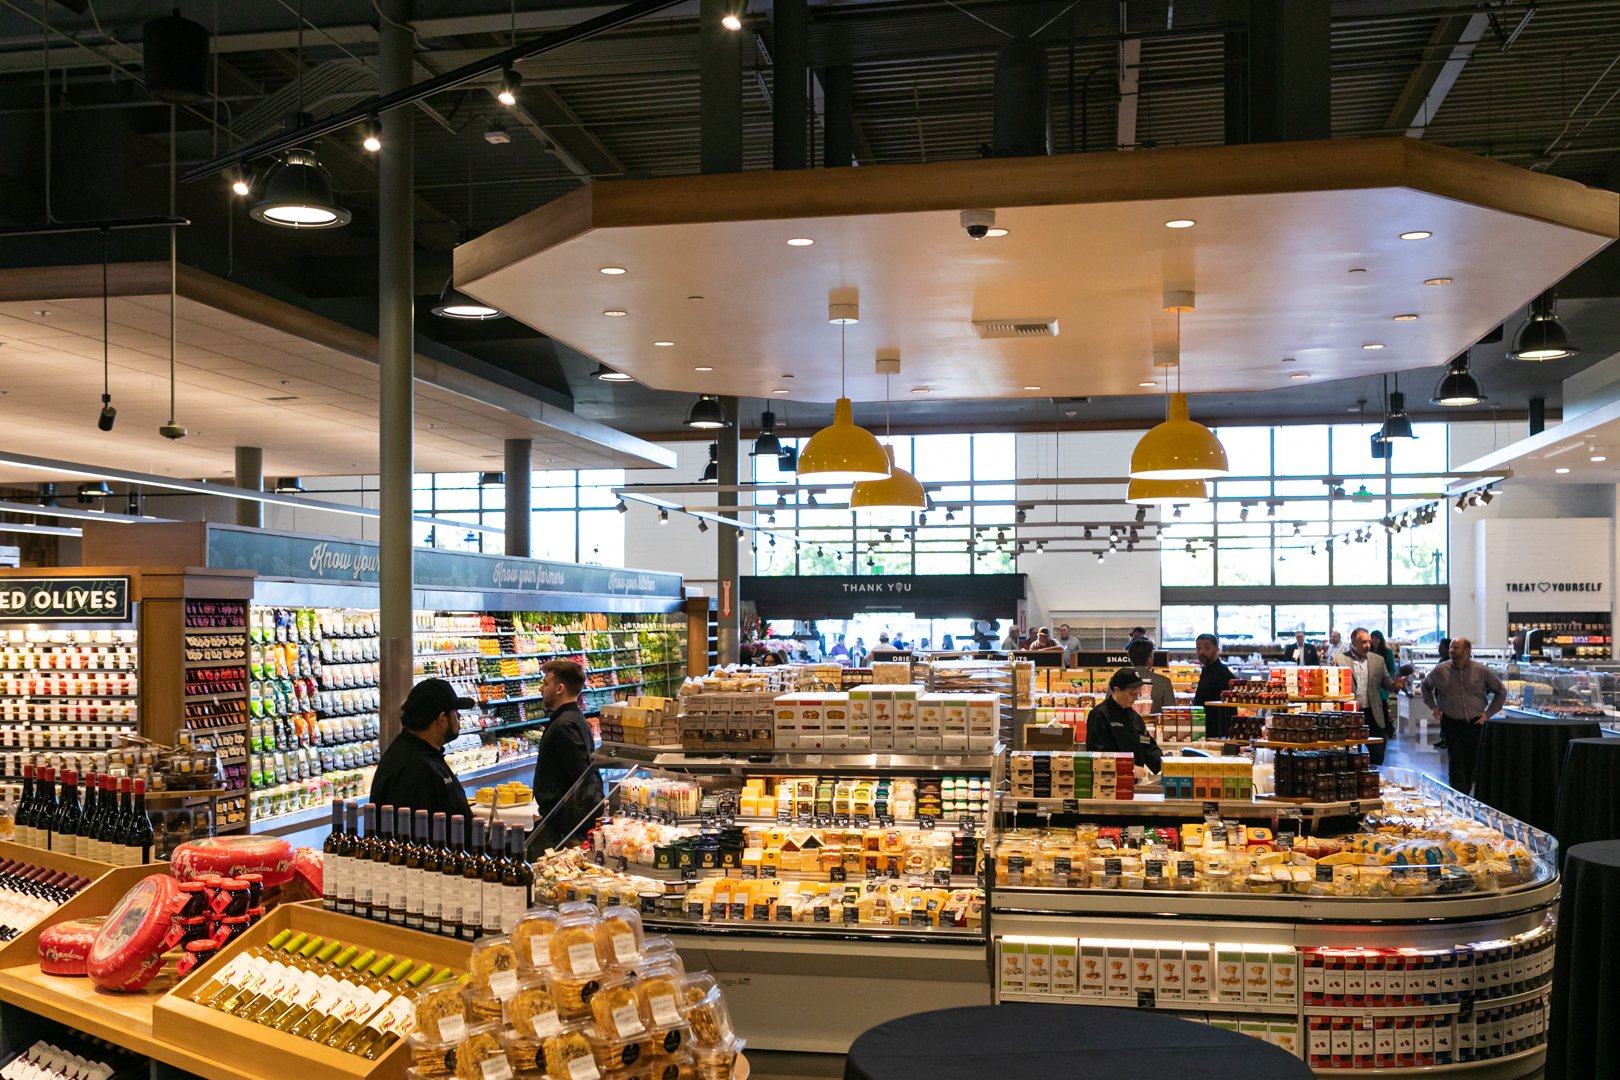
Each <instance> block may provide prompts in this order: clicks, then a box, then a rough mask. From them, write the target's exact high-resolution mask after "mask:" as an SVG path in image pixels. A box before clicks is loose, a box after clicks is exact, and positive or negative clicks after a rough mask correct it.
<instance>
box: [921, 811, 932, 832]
mask: <svg viewBox="0 0 1620 1080" xmlns="http://www.w3.org/2000/svg"><path fill="white" fill-rule="evenodd" d="M934 821H935V819H934V817H933V816H932V815H929V814H918V815H917V828H919V829H921V830H922V831H923V832H932V831H933V829H934Z"/></svg>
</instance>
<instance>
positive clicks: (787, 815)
mask: <svg viewBox="0 0 1620 1080" xmlns="http://www.w3.org/2000/svg"><path fill="white" fill-rule="evenodd" d="M776 823H777V824H778V825H791V824H793V814H792V813H791V812H789V811H787V810H778V811H777V812H776Z"/></svg>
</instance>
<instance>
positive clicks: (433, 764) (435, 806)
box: [371, 679, 476, 821]
mask: <svg viewBox="0 0 1620 1080" xmlns="http://www.w3.org/2000/svg"><path fill="white" fill-rule="evenodd" d="M474 704H476V703H475V702H474V701H473V699H472V698H469V697H462V696H461V695H459V694H457V693H456V688H455V687H453V686H451V685H450V684H449V683H447V682H445V681H444V680H443V679H423V680H422V681H421V682H419V683H417V684H416V685H415V686H414V687H412V688H411V692H410V693H409V694H408V695H407V696H406V698H405V704H404V705H402V706H401V707H400V710H399V722H400V726H401V727H402V728H403V729H404V730H402V731H401V732H400V733H399V735H398V736H397V737H396V738H395V739H394V741H393V742H391V743H389V744H388V749H387V750H385V751H383V755H382V759H381V760H379V761H378V762H377V770H376V772H374V773H373V774H372V777H371V801H372V803H373V804H374V805H376V806H408V807H410V808H411V809H412V810H426V811H428V813H430V814H443V815H445V817H446V819H448V818H452V817H455V816H456V815H458V814H459V815H460V816H461V817H464V818H466V819H468V820H469V821H470V820H472V807H470V806H468V805H467V793H466V791H465V790H463V788H462V786H461V781H460V780H458V779H457V778H456V774H455V773H454V772H453V771H451V769H450V766H449V765H448V764H446V763H445V760H444V745H445V744H446V743H448V742H450V741H451V740H453V739H455V738H456V736H458V735H460V734H461V710H462V709H470V708H472V707H473V705H474Z"/></svg>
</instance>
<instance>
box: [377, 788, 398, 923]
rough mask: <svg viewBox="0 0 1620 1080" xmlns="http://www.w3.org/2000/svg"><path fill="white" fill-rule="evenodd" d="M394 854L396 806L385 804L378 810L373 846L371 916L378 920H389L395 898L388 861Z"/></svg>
mask: <svg viewBox="0 0 1620 1080" xmlns="http://www.w3.org/2000/svg"><path fill="white" fill-rule="evenodd" d="M393 854H394V808H393V807H392V806H384V807H381V808H379V809H378V811H377V842H376V843H375V844H374V845H372V848H371V917H372V918H373V919H375V920H376V921H377V922H387V921H388V909H389V906H390V904H391V903H392V900H393V898H392V897H391V896H390V895H389V890H390V887H391V886H392V885H393V883H394V879H393V878H392V877H391V876H390V875H389V873H388V861H389V859H390V858H392V857H393Z"/></svg>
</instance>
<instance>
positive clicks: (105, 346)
mask: <svg viewBox="0 0 1620 1080" xmlns="http://www.w3.org/2000/svg"><path fill="white" fill-rule="evenodd" d="M109 235H110V234H109V233H108V231H107V230H106V229H102V230H101V415H100V416H99V417H97V418H96V427H98V428H100V429H101V430H102V431H111V430H112V429H113V421H115V420H117V419H118V410H117V409H115V408H113V403H112V357H111V355H110V350H111V345H110V335H109V334H108V325H109V315H108V310H107V305H108V303H109V301H108V291H107V256H108V252H107V241H108V237H109Z"/></svg>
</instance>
